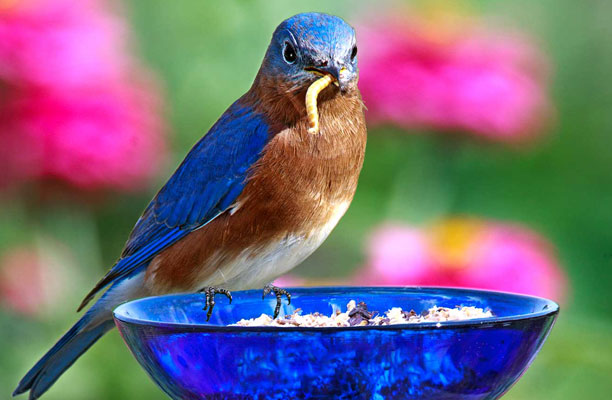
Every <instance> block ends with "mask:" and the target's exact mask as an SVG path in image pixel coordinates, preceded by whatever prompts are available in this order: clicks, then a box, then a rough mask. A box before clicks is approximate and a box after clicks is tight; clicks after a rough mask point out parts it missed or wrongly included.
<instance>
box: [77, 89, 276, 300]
mask: <svg viewBox="0 0 612 400" xmlns="http://www.w3.org/2000/svg"><path fill="white" fill-rule="evenodd" d="M270 137H271V133H270V129H269V126H268V124H267V122H266V119H265V117H264V116H263V115H261V114H258V113H255V112H254V111H253V110H252V108H251V107H248V106H245V105H243V104H241V101H240V100H239V101H237V102H236V103H234V104H233V105H232V106H231V107H230V108H229V109H228V110H227V111H226V112H225V113H224V114H223V115H222V116H221V118H220V119H219V120H218V121H217V123H215V125H213V127H212V128H211V129H210V131H209V132H208V134H207V135H206V136H204V137H203V138H202V139H201V140H200V141H199V142H198V143H197V144H196V145H195V146H194V147H193V148H192V149H191V151H190V152H189V154H187V157H185V160H184V161H183V162H182V163H181V165H180V166H179V167H178V169H177V170H176V172H175V173H174V174H173V175H172V177H170V179H169V180H168V182H167V183H166V184H165V185H164V187H163V188H162V189H161V190H160V191H159V193H157V195H156V196H155V197H154V198H153V200H152V201H151V203H150V204H149V205H148V207H147V208H146V210H145V212H144V213H143V215H142V216H141V217H140V219H139V220H138V222H137V223H136V226H135V227H134V229H133V230H132V233H131V235H130V238H129V239H128V242H127V244H126V246H125V249H124V250H123V253H122V255H121V258H120V259H119V261H117V263H116V264H115V266H114V267H113V268H112V269H111V270H110V271H109V272H108V273H107V274H106V275H105V276H104V277H103V278H102V279H101V280H100V281H99V282H98V283H97V284H96V286H95V287H94V288H93V289H92V290H91V292H90V293H89V294H88V295H87V296H86V297H85V299H84V300H83V303H81V306H80V307H79V310H80V309H82V308H83V307H84V306H85V305H86V304H87V303H88V302H89V301H90V300H91V299H92V298H93V297H94V296H95V294H96V293H97V292H98V291H100V290H101V289H103V288H104V287H106V286H107V285H109V284H110V283H112V282H115V281H117V280H118V279H121V278H123V277H126V276H128V275H130V274H132V273H133V272H135V271H138V270H140V269H141V268H144V267H145V266H146V265H147V264H148V262H149V261H150V260H151V259H152V258H153V257H155V256H156V255H157V254H158V253H159V252H160V251H162V250H163V249H165V248H167V247H168V246H170V245H172V244H173V243H175V242H176V241H178V240H180V239H181V238H183V237H185V236H186V235H187V234H189V233H190V232H192V231H193V230H195V229H198V228H200V227H202V226H203V225H206V224H207V223H208V222H210V221H212V220H213V219H214V218H215V217H217V216H218V215H219V214H221V213H223V212H224V211H225V210H227V209H228V208H229V207H230V206H231V205H232V203H233V202H234V201H235V200H236V198H237V197H238V195H240V193H241V192H242V190H243V189H244V185H245V181H246V177H247V174H248V171H249V169H250V168H251V166H252V165H253V164H254V163H255V162H256V161H257V160H258V159H259V156H260V153H261V151H262V150H263V148H264V146H265V145H266V144H267V143H268V141H269V139H270Z"/></svg>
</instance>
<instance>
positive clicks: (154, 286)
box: [146, 92, 366, 293]
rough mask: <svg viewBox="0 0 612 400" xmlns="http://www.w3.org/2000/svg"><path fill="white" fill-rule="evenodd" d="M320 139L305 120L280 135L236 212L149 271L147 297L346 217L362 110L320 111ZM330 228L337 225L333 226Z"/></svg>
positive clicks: (355, 103)
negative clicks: (309, 131) (247, 254)
mask: <svg viewBox="0 0 612 400" xmlns="http://www.w3.org/2000/svg"><path fill="white" fill-rule="evenodd" d="M319 111H320V125H321V129H320V133H319V134H317V135H313V134H311V133H308V121H307V119H306V115H305V112H304V114H303V118H300V119H299V120H298V121H297V122H296V123H295V125H293V127H292V128H287V129H284V130H280V132H279V133H278V134H277V135H276V136H275V137H274V138H273V139H272V140H271V141H270V143H269V144H268V145H267V146H266V148H265V149H264V151H263V153H262V157H261V159H260V160H259V161H258V162H257V163H256V165H255V166H254V167H253V169H252V172H251V174H250V178H249V180H248V183H247V185H246V186H245V189H244V191H243V192H242V193H241V195H240V196H239V197H238V199H237V201H236V204H235V207H234V208H233V209H232V210H230V211H228V212H226V213H224V214H222V215H220V216H219V217H217V218H216V219H215V220H213V221H211V222H210V223H209V224H207V225H206V226H204V227H202V228H201V229H199V230H197V231H194V232H192V233H191V234H189V235H188V236H187V237H185V238H184V239H182V240H180V241H179V242H177V243H175V244H174V245H173V246H171V247H169V248H168V249H167V250H165V251H164V252H163V253H161V254H160V255H158V256H157V257H156V258H155V259H154V260H153V261H152V263H151V265H150V266H149V268H148V270H147V277H146V282H147V286H148V287H149V289H150V291H151V292H152V293H165V292H171V291H182V290H195V289H198V288H199V286H198V284H199V283H201V282H204V281H206V277H207V276H210V275H211V274H213V273H214V272H215V271H217V270H218V269H221V271H223V267H224V265H227V264H230V263H232V262H233V261H234V260H235V259H236V257H238V256H239V255H240V254H243V253H244V251H245V249H249V257H257V255H258V253H259V252H263V251H264V250H265V249H266V248H267V247H268V246H269V245H270V243H274V242H278V241H281V240H282V239H283V238H286V237H288V236H295V237H301V238H308V237H309V236H310V235H315V234H317V232H318V230H320V229H325V228H326V227H327V226H328V223H329V221H330V220H333V219H334V218H336V220H335V222H337V218H338V216H337V214H338V210H339V209H340V208H342V207H344V209H342V210H341V213H343V212H344V210H345V209H346V206H347V205H348V202H350V201H351V200H352V198H353V195H354V193H355V189H356V187H357V179H358V177H359V172H360V170H361V167H362V164H363V158H364V152H365V144H366V128H365V122H364V117H363V105H362V102H361V98H360V96H359V93H358V92H355V93H354V95H353V96H341V95H337V96H331V98H328V99H324V101H322V102H321V103H320V104H319ZM335 222H334V224H335Z"/></svg>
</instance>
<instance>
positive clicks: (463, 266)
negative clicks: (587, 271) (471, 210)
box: [355, 219, 567, 301]
mask: <svg viewBox="0 0 612 400" xmlns="http://www.w3.org/2000/svg"><path fill="white" fill-rule="evenodd" d="M355 283H358V284H377V285H424V286H455V287H471V288H480V289H489V290H500V291H508V292H516V293H523V294H531V295H536V296H542V297H548V298H552V299H554V300H557V301H561V300H563V299H564V296H565V292H566V287H567V279H566V277H565V274H564V273H563V271H562V269H561V268H560V266H559V264H558V260H557V259H556V257H555V255H554V252H553V251H552V249H551V246H550V244H548V243H547V242H546V241H545V240H544V239H542V238H541V237H538V236H537V235H536V234H535V233H533V232H530V231H528V230H527V229H525V228H522V227H518V226H514V225H506V224H501V223H495V222H487V221H479V220H473V219H450V220H446V221H443V222H441V223H439V224H437V225H434V226H432V227H430V228H429V229H427V230H419V229H416V228H413V227H410V226H386V227H382V228H380V229H379V230H377V231H376V232H375V233H374V234H373V235H372V238H371V240H370V246H369V254H368V262H367V265H366V267H365V268H364V269H363V270H362V271H360V272H359V273H358V275H357V277H356V282H355Z"/></svg>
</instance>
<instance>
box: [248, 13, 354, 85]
mask: <svg viewBox="0 0 612 400" xmlns="http://www.w3.org/2000/svg"><path fill="white" fill-rule="evenodd" d="M260 73H262V74H264V75H267V77H270V78H274V79H276V80H280V82H279V83H285V84H287V85H288V86H289V87H291V88H294V89H300V88H306V87H307V86H309V85H310V84H311V83H312V82H314V81H315V80H316V79H318V78H319V77H320V76H321V75H322V74H328V75H331V76H332V77H333V78H334V79H335V82H334V83H335V84H336V86H338V87H339V88H340V90H341V91H342V92H346V91H349V90H352V89H356V88H357V78H358V69H357V44H356V40H355V30H354V29H353V28H352V27H351V26H350V25H349V24H347V23H346V22H344V20H342V18H339V17H336V16H333V15H328V14H320V13H304V14H298V15H295V16H293V17H291V18H289V19H286V20H285V21H283V22H282V23H281V24H280V25H279V26H278V28H276V30H275V31H274V35H273V36H272V41H271V42H270V46H269V47H268V51H267V53H266V56H265V59H264V61H263V64H262V70H261V72H260Z"/></svg>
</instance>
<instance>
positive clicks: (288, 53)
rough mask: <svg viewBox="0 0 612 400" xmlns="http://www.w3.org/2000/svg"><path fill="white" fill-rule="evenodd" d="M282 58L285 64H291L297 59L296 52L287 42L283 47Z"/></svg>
mask: <svg viewBox="0 0 612 400" xmlns="http://www.w3.org/2000/svg"><path fill="white" fill-rule="evenodd" d="M283 58H284V59H285V62H286V63H287V64H293V63H294V62H295V60H297V53H296V52H295V49H294V48H293V46H292V45H291V43H289V42H285V48H284V49H283Z"/></svg>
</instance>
